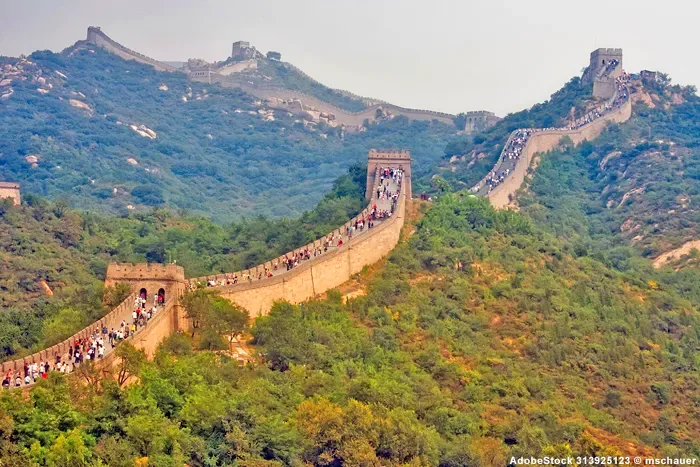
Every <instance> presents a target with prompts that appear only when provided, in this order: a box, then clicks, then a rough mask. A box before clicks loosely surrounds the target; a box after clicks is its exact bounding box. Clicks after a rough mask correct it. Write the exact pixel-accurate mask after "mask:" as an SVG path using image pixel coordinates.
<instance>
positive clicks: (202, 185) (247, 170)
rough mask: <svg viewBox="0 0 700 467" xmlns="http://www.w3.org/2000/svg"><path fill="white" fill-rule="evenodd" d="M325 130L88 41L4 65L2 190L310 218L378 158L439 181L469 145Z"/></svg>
mask: <svg viewBox="0 0 700 467" xmlns="http://www.w3.org/2000/svg"><path fill="white" fill-rule="evenodd" d="M318 117H320V114H316V115H314V116H313V117H311V116H307V117H306V118H303V117H298V116H295V115H294V114H292V113H291V112H287V111H283V110H279V109H276V108H273V107H271V106H270V105H268V103H267V102H263V101H261V100H260V99H257V98H255V97H254V96H251V95H249V94H246V93H244V92H242V91H241V90H239V89H233V88H224V87H221V86H217V85H209V84H206V83H201V82H197V81H191V80H189V79H188V78H187V76H186V75H185V74H183V73H179V72H159V71H157V70H155V69H154V68H153V66H151V65H144V64H142V63H137V62H136V61H134V60H124V59H123V58H121V57H119V56H117V55H115V54H112V53H108V52H106V51H104V50H103V49H101V48H99V47H96V46H95V45H94V44H92V43H88V42H85V41H80V42H79V43H78V44H76V46H73V47H69V48H67V49H66V50H64V51H63V52H61V53H59V54H54V53H51V52H48V51H43V52H35V53H34V54H32V55H31V56H29V57H26V58H19V59H16V58H10V57H2V58H0V139H2V141H3V145H2V148H0V181H8V182H18V183H20V184H21V187H22V192H23V194H24V193H35V194H39V195H41V196H45V197H48V198H53V199H56V198H69V201H70V202H71V203H72V204H73V205H74V206H75V207H77V208H80V209H88V210H99V211H100V212H104V213H112V214H114V213H122V214H126V213H128V212H130V211H139V210H144V209H150V208H151V207H153V206H163V207H170V208H173V209H179V208H183V209H187V210H188V211H190V212H193V213H198V214H202V215H205V216H207V217H210V218H212V219H214V220H216V221H218V222H227V221H230V220H232V219H236V218H241V217H244V216H255V215H266V216H272V217H296V216H298V215H299V214H301V213H302V212H304V211H305V210H308V209H310V208H311V207H312V206H314V205H315V204H316V203H317V202H318V201H319V200H320V199H321V198H322V197H323V195H324V194H325V193H326V192H327V191H328V190H329V189H330V188H331V185H332V180H334V179H335V178H337V177H338V176H339V175H341V174H342V173H343V172H344V171H345V170H347V168H348V167H349V166H350V165H352V164H353V163H355V162H358V161H360V160H361V158H362V157H363V155H364V154H366V153H367V151H368V150H369V149H371V148H372V147H389V148H392V147H396V148H406V149H408V150H410V151H411V152H412V153H413V154H415V158H416V162H415V166H416V171H417V173H418V174H425V173H427V172H428V171H429V170H430V169H431V167H432V166H434V165H435V163H436V162H437V161H439V159H440V156H441V154H442V150H443V148H444V146H445V145H446V144H447V142H448V141H449V139H450V138H451V137H453V136H454V135H455V134H456V133H457V131H456V128H455V127H454V125H452V124H450V125H447V124H443V123H440V122H427V121H423V122H418V121H408V120H407V119H405V118H403V117H397V118H394V119H390V118H381V119H377V120H376V121H375V122H374V123H372V124H368V125H369V126H366V127H365V130H363V131H362V132H361V133H356V134H346V133H347V132H346V131H345V130H344V128H343V126H342V125H338V124H337V123H336V122H334V121H332V120H330V119H329V118H318Z"/></svg>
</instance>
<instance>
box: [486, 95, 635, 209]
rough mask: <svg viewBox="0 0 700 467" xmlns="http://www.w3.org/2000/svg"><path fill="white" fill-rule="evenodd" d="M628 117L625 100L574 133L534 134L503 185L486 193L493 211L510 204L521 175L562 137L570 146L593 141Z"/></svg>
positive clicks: (629, 107) (547, 132)
mask: <svg viewBox="0 0 700 467" xmlns="http://www.w3.org/2000/svg"><path fill="white" fill-rule="evenodd" d="M631 115H632V101H631V99H628V100H627V102H625V103H624V104H623V105H622V106H620V108H618V109H615V110H613V111H611V112H610V113H609V114H607V115H604V116H603V117H601V118H599V119H596V120H595V121H593V122H591V123H589V124H587V125H584V126H582V127H581V128H578V129H576V130H551V131H541V132H537V133H535V134H534V135H532V136H531V137H530V139H529V140H528V142H527V144H526V145H525V148H524V149H523V154H522V156H521V157H520V162H519V163H518V164H517V165H516V166H515V168H514V169H513V172H512V173H511V174H510V175H508V178H507V179H506V180H505V181H504V182H503V183H501V184H500V185H498V186H497V187H496V188H494V189H493V190H492V191H491V193H489V195H488V197H489V200H490V201H491V204H492V205H493V206H494V207H496V208H497V209H500V208H504V207H506V206H508V205H509V204H511V202H512V197H513V196H515V192H516V191H517V190H518V189H519V188H520V187H521V186H522V184H523V182H524V181H525V176H526V175H527V171H528V169H529V167H530V165H531V164H532V161H533V160H534V158H535V155H536V154H538V153H543V152H547V151H551V150H552V149H554V148H555V147H556V146H557V145H558V144H559V141H560V140H561V139H562V138H563V137H564V136H568V137H569V138H571V140H572V141H573V142H574V144H579V143H581V142H583V141H586V140H591V139H594V138H597V137H598V136H599V135H600V134H601V133H602V132H603V130H604V129H605V128H606V127H607V126H608V125H609V124H611V123H621V122H625V121H627V120H628V119H629V118H630V116H631Z"/></svg>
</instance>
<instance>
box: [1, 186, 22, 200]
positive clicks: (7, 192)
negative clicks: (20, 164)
mask: <svg viewBox="0 0 700 467" xmlns="http://www.w3.org/2000/svg"><path fill="white" fill-rule="evenodd" d="M4 198H11V199H12V202H13V204H14V205H15V206H19V205H20V203H21V197H20V192H19V183H15V182H0V199H4Z"/></svg>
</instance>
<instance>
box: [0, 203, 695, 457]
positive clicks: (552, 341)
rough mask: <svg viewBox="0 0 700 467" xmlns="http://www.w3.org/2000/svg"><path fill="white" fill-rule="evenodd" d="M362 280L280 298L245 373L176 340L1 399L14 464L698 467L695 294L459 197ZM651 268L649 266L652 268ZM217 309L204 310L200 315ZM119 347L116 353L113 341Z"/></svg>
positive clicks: (430, 212)
mask: <svg viewBox="0 0 700 467" xmlns="http://www.w3.org/2000/svg"><path fill="white" fill-rule="evenodd" d="M416 228H417V231H416V232H415V234H414V235H412V236H411V237H410V238H409V240H408V241H407V242H406V243H405V244H403V245H401V246H400V247H398V248H397V249H395V250H394V251H393V252H392V254H391V256H390V258H389V260H388V262H387V263H386V264H385V266H384V267H383V268H382V270H381V271H379V272H378V273H376V274H375V275H374V276H373V277H372V278H371V281H369V284H368V286H367V294H366V296H361V297H357V298H354V299H351V300H349V302H348V303H347V304H345V303H343V301H342V300H341V297H340V296H339V295H338V294H337V293H330V294H329V297H328V298H327V299H326V300H324V301H313V302H308V303H305V304H303V305H300V306H292V305H289V304H284V303H280V304H278V305H276V306H275V308H274V309H273V310H272V312H271V313H270V315H269V316H267V317H263V318H260V319H258V320H257V321H256V322H255V324H254V326H253V328H252V329H251V334H252V336H253V339H252V343H253V345H255V346H256V349H257V350H258V351H259V352H260V355H261V359H262V360H261V361H260V362H258V364H256V365H249V366H240V365H239V364H238V363H237V362H235V361H232V360H230V359H228V358H227V357H226V356H225V355H223V354H214V353H210V352H194V351H193V349H194V348H196V340H195V341H192V340H191V339H190V337H189V336H183V335H175V336H172V337H171V338H169V339H168V340H166V341H165V343H164V344H163V345H162V347H161V350H160V351H159V353H158V355H157V356H156V358H155V359H154V360H153V361H152V362H147V361H145V360H144V358H143V357H142V356H141V354H140V353H139V352H137V351H135V350H134V349H130V348H129V347H124V348H123V349H122V350H121V353H122V355H124V356H125V359H124V360H123V361H122V366H120V368H122V369H124V368H125V369H127V370H128V371H129V372H130V373H131V374H132V375H134V376H135V378H134V382H132V384H127V385H122V386H120V385H119V384H118V382H115V381H114V380H112V379H111V378H109V377H107V376H104V375H101V376H99V375H96V374H93V373H90V368H89V366H88V367H85V368H84V369H83V370H81V372H80V374H79V375H77V376H75V377H73V379H70V380H67V379H65V378H63V377H60V376H55V375H54V376H53V377H52V378H50V379H49V380H47V381H42V382H41V384H40V385H39V387H38V388H36V389H35V390H34V391H32V393H31V397H29V398H24V397H22V396H21V395H20V394H16V393H12V392H5V393H4V394H3V395H2V396H0V419H2V420H3V423H2V426H3V429H2V439H1V441H0V455H1V456H2V457H4V458H6V459H12V462H14V464H13V465H95V464H96V463H99V462H101V463H102V464H104V465H111V466H112V465H114V466H120V465H124V466H127V465H134V463H136V464H137V465H154V466H165V465H181V464H183V463H185V464H188V465H193V466H197V465H201V466H205V465H207V466H211V465H220V466H225V465H266V466H272V465H303V464H308V465H377V466H379V465H440V466H495V465H505V464H506V463H507V462H508V459H510V457H511V456H516V457H517V456H521V455H523V456H534V457H538V456H542V455H556V456H567V455H572V456H578V455H594V456H595V455H598V456H604V455H605V456H607V455H611V456H617V455H623V456H634V455H649V456H651V455H659V456H660V455H669V456H672V457H673V456H680V455H684V456H696V457H697V456H698V455H700V439H698V433H700V425H699V424H698V423H699V420H700V417H699V415H700V414H699V413H698V407H700V405H698V400H697V397H698V396H697V394H698V387H699V383H700V381H699V380H698V374H699V373H698V371H699V370H700V367H699V365H700V362H699V361H698V358H697V349H698V348H699V346H700V320H699V319H698V312H697V305H698V297H697V296H695V295H694V294H687V293H685V292H683V291H681V289H682V287H679V286H677V285H674V284H667V283H665V282H664V281H663V276H662V275H660V274H659V273H657V272H655V271H653V270H647V271H621V270H618V269H616V268H615V267H611V266H609V265H607V264H606V263H605V262H604V261H602V260H600V259H598V258H597V257H595V255H579V254H576V253H575V246H574V245H573V244H571V243H570V242H569V241H568V240H566V239H558V238H556V236H554V235H553V234H552V233H551V232H550V231H549V229H547V228H543V227H541V226H537V225H536V224H535V223H534V222H533V221H532V220H531V219H529V218H528V217H527V216H525V215H523V214H518V213H512V212H496V211H494V210H493V209H492V208H491V207H490V206H489V205H488V203H487V202H486V201H484V200H479V199H475V198H471V197H469V196H464V195H463V194H454V195H449V196H445V197H442V198H441V199H440V200H439V201H438V202H437V203H436V204H435V205H434V206H432V207H430V208H429V209H427V210H425V216H424V217H423V218H422V219H421V220H420V221H419V222H418V223H417V226H416ZM649 269H650V268H649ZM215 302H216V301H215V300H214V301H212V303H215ZM126 345H127V346H128V344H126Z"/></svg>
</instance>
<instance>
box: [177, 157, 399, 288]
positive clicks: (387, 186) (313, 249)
mask: <svg viewBox="0 0 700 467" xmlns="http://www.w3.org/2000/svg"><path fill="white" fill-rule="evenodd" d="M403 178H404V171H403V170H401V169H397V168H384V167H380V168H379V183H378V185H377V191H376V193H375V194H376V198H374V199H373V203H372V206H371V208H370V209H369V211H368V212H367V213H366V214H363V215H361V216H358V217H356V218H355V219H353V221H352V222H351V223H350V224H348V225H346V226H345V227H344V228H343V229H342V230H340V231H337V232H332V233H330V234H329V235H327V236H325V237H323V238H322V239H321V241H320V243H319V244H318V245H316V244H314V245H313V246H311V245H307V246H306V247H304V248H302V249H299V250H298V251H293V252H291V253H287V254H285V255H284V256H282V257H280V258H276V259H275V260H274V261H273V262H272V263H271V264H270V266H267V265H265V266H263V268H262V269H260V268H258V269H256V271H248V272H241V273H233V274H223V277H220V276H217V277H214V278H209V279H207V280H206V286H207V287H224V286H230V285H236V284H238V283H246V282H253V281H254V280H262V279H265V278H269V277H272V276H274V275H275V274H278V271H279V272H284V271H290V270H292V269H294V268H296V267H298V266H299V265H301V264H303V262H304V261H309V260H311V259H313V258H315V257H317V256H320V255H322V254H324V253H326V252H327V251H328V250H330V249H333V248H337V247H340V246H342V245H343V244H344V243H345V242H347V241H348V240H350V239H352V238H353V237H354V236H356V235H358V234H360V233H362V232H365V231H368V230H370V229H372V228H373V227H374V225H375V221H380V222H381V221H382V220H383V219H387V218H389V217H391V215H392V214H393V213H394V211H395V210H396V206H397V204H398V200H399V195H400V194H401V183H402V181H403ZM378 204H379V205H378ZM382 205H383V206H382ZM380 206H381V207H380ZM239 274H240V275H239ZM197 285H198V281H196V280H193V281H189V282H188V283H187V284H186V289H188V290H191V289H194V288H196V287H197Z"/></svg>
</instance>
